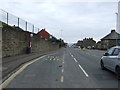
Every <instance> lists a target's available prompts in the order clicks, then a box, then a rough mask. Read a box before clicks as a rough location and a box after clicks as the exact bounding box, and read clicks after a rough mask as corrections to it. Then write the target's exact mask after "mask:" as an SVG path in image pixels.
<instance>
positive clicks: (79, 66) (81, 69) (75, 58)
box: [69, 52, 89, 77]
mask: <svg viewBox="0 0 120 90" xmlns="http://www.w3.org/2000/svg"><path fill="white" fill-rule="evenodd" d="M69 53H70V52H69ZM70 55H71V56H72V57H73V59H74V60H75V62H77V60H76V58H74V56H73V55H72V54H71V53H70ZM79 67H80V69H81V70H82V71H83V73H84V74H85V76H86V77H89V76H88V74H87V73H86V71H85V70H84V69H83V68H82V66H81V65H80V64H79Z"/></svg>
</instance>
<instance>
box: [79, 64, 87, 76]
mask: <svg viewBox="0 0 120 90" xmlns="http://www.w3.org/2000/svg"><path fill="white" fill-rule="evenodd" d="M79 67H80V69H81V70H82V71H83V72H84V74H85V75H86V77H88V74H87V73H86V71H85V70H84V69H83V68H82V66H81V65H80V64H79Z"/></svg>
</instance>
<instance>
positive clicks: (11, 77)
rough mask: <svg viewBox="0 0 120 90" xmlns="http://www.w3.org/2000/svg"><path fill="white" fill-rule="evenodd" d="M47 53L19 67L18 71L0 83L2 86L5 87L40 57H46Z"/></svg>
mask: <svg viewBox="0 0 120 90" xmlns="http://www.w3.org/2000/svg"><path fill="white" fill-rule="evenodd" d="M45 56H47V55H44V56H41V57H39V58H36V59H34V60H32V61H29V62H27V63H25V64H23V66H22V67H21V68H19V70H17V71H16V72H14V73H13V74H12V75H11V76H10V77H9V78H8V79H6V80H5V81H4V82H3V83H1V84H0V87H2V89H3V88H5V87H6V86H7V85H8V84H9V83H10V82H11V81H12V80H13V79H14V78H15V77H16V76H17V75H18V74H20V73H21V72H22V71H23V70H24V69H25V68H27V67H28V66H29V65H30V64H32V63H34V62H36V61H38V60H39V59H42V58H44V57H45Z"/></svg>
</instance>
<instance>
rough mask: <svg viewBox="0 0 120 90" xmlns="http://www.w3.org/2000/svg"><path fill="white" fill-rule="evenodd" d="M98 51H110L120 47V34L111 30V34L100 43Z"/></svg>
mask: <svg viewBox="0 0 120 90" xmlns="http://www.w3.org/2000/svg"><path fill="white" fill-rule="evenodd" d="M97 44H98V46H99V47H98V49H109V48H111V47H113V46H116V45H120V34H119V33H117V32H116V31H115V30H111V33H109V34H108V35H106V36H105V37H103V38H102V39H101V41H99V43H97Z"/></svg>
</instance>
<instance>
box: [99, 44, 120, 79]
mask: <svg viewBox="0 0 120 90" xmlns="http://www.w3.org/2000/svg"><path fill="white" fill-rule="evenodd" d="M100 65H101V69H102V70H105V69H109V70H111V71H113V72H115V73H116V75H117V78H118V79H119V80H120V46H115V47H112V48H110V49H109V50H108V51H107V52H106V53H104V55H103V56H102V58H101V60H100Z"/></svg>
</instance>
